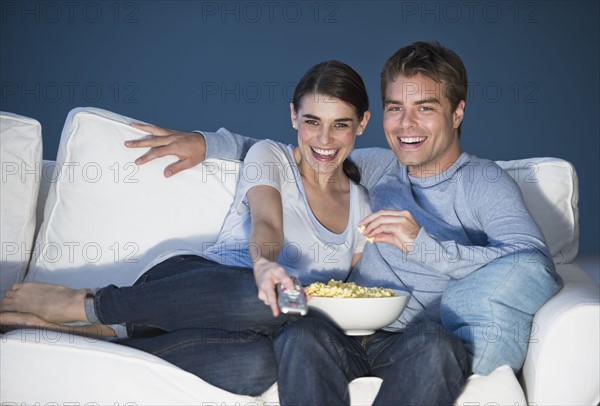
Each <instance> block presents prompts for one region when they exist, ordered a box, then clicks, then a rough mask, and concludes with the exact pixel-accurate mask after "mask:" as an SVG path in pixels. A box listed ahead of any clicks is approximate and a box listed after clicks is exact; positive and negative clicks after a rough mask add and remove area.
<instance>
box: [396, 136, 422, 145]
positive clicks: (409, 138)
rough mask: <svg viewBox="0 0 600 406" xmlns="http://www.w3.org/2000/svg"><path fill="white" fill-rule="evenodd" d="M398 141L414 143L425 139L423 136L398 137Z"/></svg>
mask: <svg viewBox="0 0 600 406" xmlns="http://www.w3.org/2000/svg"><path fill="white" fill-rule="evenodd" d="M400 141H402V142H403V143H405V144H416V143H418V142H422V141H425V137H400Z"/></svg>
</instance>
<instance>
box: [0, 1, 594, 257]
mask: <svg viewBox="0 0 600 406" xmlns="http://www.w3.org/2000/svg"><path fill="white" fill-rule="evenodd" d="M0 12H1V14H0V22H1V35H0V45H1V46H0V53H1V60H0V79H1V106H0V107H1V109H2V110H4V111H11V112H14V113H19V114H23V115H27V116H31V117H34V118H36V119H38V120H39V121H40V122H41V123H42V126H43V134H44V157H45V158H46V159H54V158H55V156H56V150H57V147H58V141H59V136H60V132H61V128H62V124H63V121H64V118H65V116H66V114H67V112H68V111H69V110H70V109H72V108H73V107H76V106H96V107H101V108H105V109H109V110H113V111H116V112H118V113H121V114H125V115H128V116H131V117H135V118H138V119H141V120H145V121H149V122H152V123H155V124H158V125H162V126H166V127H171V128H177V129H207V130H211V129H216V128H218V127H219V126H226V127H228V128H229V129H231V130H235V131H238V132H242V133H244V134H247V135H252V136H255V137H261V138H265V137H269V138H273V139H277V140H281V141H289V142H295V140H294V139H293V132H292V131H291V126H290V123H289V110H288V103H289V101H290V97H291V92H292V89H293V86H294V84H295V81H296V80H297V79H298V78H299V77H300V76H301V75H302V73H303V72H304V71H305V70H306V69H307V68H308V67H310V66H311V65H313V64H315V63H317V62H320V61H322V60H325V59H340V60H342V61H344V62H346V63H349V64H350V65H352V66H353V67H355V69H357V70H358V71H359V72H360V73H361V74H362V75H363V77H364V79H365V81H366V83H367V86H368V88H369V92H370V96H371V98H372V112H373V119H372V121H371V125H370V128H369V130H368V131H367V133H366V134H365V135H364V136H363V137H361V138H360V139H359V142H358V146H359V147H360V146H385V145H386V143H385V140H384V137H383V133H382V131H381V107H380V103H379V90H378V89H379V70H380V68H381V65H382V64H383V62H384V60H385V59H386V58H387V57H388V56H389V55H391V54H392V53H393V52H394V51H395V50H396V49H397V48H399V47H401V46H403V45H405V44H407V43H410V42H413V41H416V40H423V39H424V40H439V41H440V42H442V43H443V44H445V45H447V46H449V47H451V48H453V49H455V50H456V51H457V52H458V53H459V54H460V55H461V56H462V57H463V59H464V61H465V63H466V65H467V68H468V70H469V82H470V84H471V92H470V96H469V100H468V104H467V116H466V122H465V124H464V126H463V127H464V131H463V138H462V140H463V145H464V147H465V149H466V150H467V151H469V152H471V153H474V154H476V155H479V156H482V157H488V158H492V159H502V160H509V159H517V158H525V157H536V156H555V157H560V158H564V159H567V160H569V161H571V162H573V163H574V164H575V167H576V169H577V172H578V175H579V181H580V193H581V197H580V216H581V246H580V251H581V252H583V253H598V252H599V247H598V241H599V228H600V223H599V210H598V208H599V196H598V189H599V187H598V176H599V174H600V170H599V164H598V160H599V155H600V154H599V151H600V147H599V141H598V138H599V136H600V131H599V130H600V129H599V111H600V108H599V107H600V105H599V93H600V92H599V90H600V86H599V70H600V64H599V49H600V46H599V45H600V44H599V37H600V33H599V23H598V21H599V19H600V12H599V3H598V2H596V1H531V2H530V1H519V2H517V1H481V2H479V1H456V2H445V1H321V2H315V1H283V2H279V1H267V0H265V1H256V2H252V1H250V2H242V1H236V2H221V1H179V2H178V1H172V2H167V1H120V2H117V1H82V2H77V1H27V2H22V1H4V0H3V1H2V2H1V6H0Z"/></svg>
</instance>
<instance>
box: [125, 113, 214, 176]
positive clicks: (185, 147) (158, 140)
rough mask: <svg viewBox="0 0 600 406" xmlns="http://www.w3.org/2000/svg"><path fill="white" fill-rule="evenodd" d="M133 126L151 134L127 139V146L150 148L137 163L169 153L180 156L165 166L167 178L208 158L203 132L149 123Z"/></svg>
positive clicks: (143, 162)
mask: <svg viewBox="0 0 600 406" xmlns="http://www.w3.org/2000/svg"><path fill="white" fill-rule="evenodd" d="M131 126H132V127H135V128H137V129H138V130H142V131H145V132H148V133H150V135H151V137H148V138H144V139H141V140H131V141H125V146H126V147H129V148H150V150H149V151H148V152H146V153H145V154H144V155H142V156H140V157H139V158H138V159H136V160H135V163H136V164H137V165H143V164H145V163H146V162H150V161H152V160H154V159H156V158H161V157H163V156H167V155H174V156H176V157H177V158H179V160H178V161H177V162H174V163H172V164H170V165H168V166H167V167H166V168H165V171H164V174H165V177H167V178H168V177H171V176H173V175H175V174H176V173H178V172H181V171H183V170H185V169H189V168H191V167H193V166H196V165H198V164H199V163H200V162H202V161H204V159H205V158H206V141H205V140H204V136H203V135H202V134H198V133H188V132H182V131H175V130H169V129H167V128H161V127H157V126H154V125H147V124H131Z"/></svg>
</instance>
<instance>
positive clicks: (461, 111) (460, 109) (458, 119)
mask: <svg viewBox="0 0 600 406" xmlns="http://www.w3.org/2000/svg"><path fill="white" fill-rule="evenodd" d="M465 104H466V103H465V101H464V100H461V101H460V102H458V106H456V109H455V110H454V113H452V126H453V127H454V128H458V127H459V126H460V123H462V121H463V118H464V117H465Z"/></svg>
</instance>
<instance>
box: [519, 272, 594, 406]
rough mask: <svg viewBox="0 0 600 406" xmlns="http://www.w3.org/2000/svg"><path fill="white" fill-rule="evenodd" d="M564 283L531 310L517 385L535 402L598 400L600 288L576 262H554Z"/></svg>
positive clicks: (585, 401) (583, 403)
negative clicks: (545, 300)
mask: <svg viewBox="0 0 600 406" xmlns="http://www.w3.org/2000/svg"><path fill="white" fill-rule="evenodd" d="M557 270H558V271H559V273H560V275H561V276H562V277H563V279H564V282H565V286H564V287H563V289H562V290H561V291H560V292H558V294H556V296H554V297H553V298H552V299H551V300H550V301H548V303H546V304H545V305H544V306H543V307H542V308H541V309H540V310H539V311H538V312H537V313H536V315H535V318H534V320H533V323H534V325H533V329H532V335H531V338H530V344H529V350H528V351H527V358H526V360H525V364H524V366H523V372H522V375H521V384H522V386H523V389H524V390H525V394H526V396H527V400H528V402H530V403H533V404H538V405H597V404H598V402H599V401H600V386H599V385H598V382H600V347H599V346H598V342H599V341H600V303H599V298H600V287H599V285H598V284H597V283H596V282H595V281H594V280H592V279H591V278H590V277H589V276H588V275H587V274H586V273H585V272H583V270H581V268H580V267H579V266H578V265H576V264H566V265H559V266H558V267H557Z"/></svg>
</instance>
